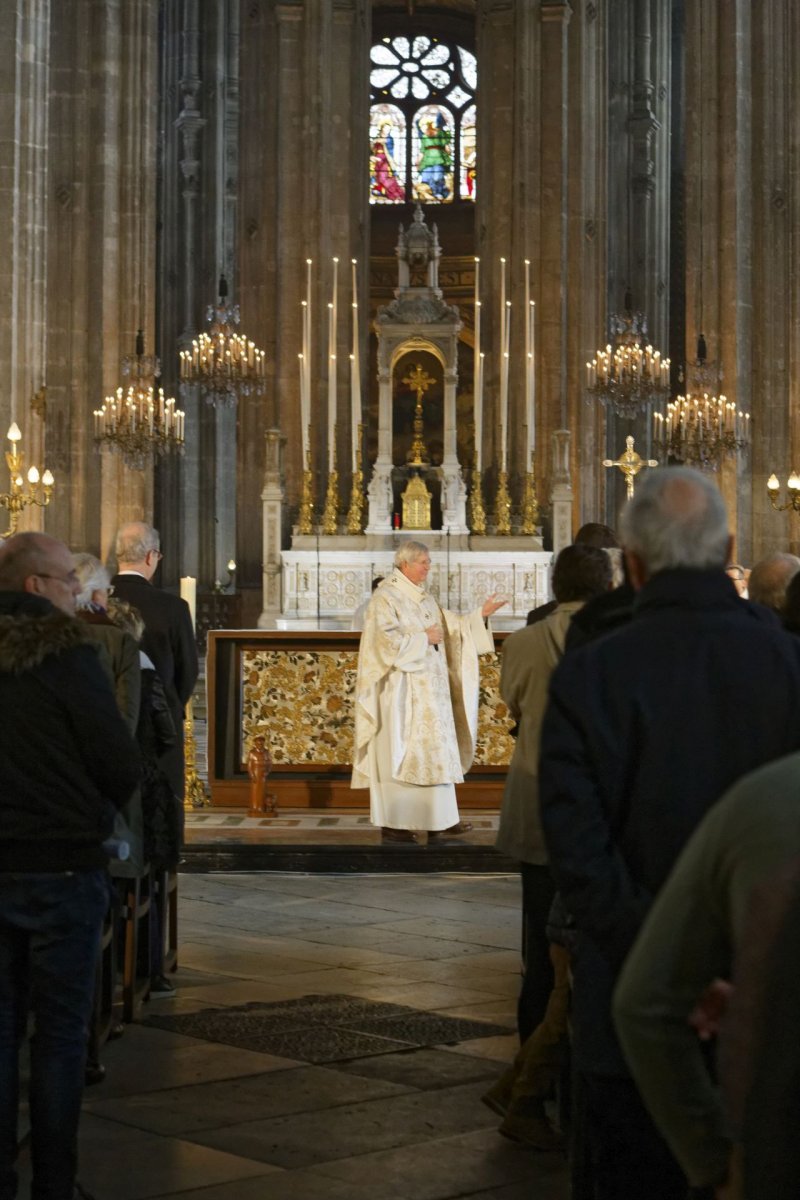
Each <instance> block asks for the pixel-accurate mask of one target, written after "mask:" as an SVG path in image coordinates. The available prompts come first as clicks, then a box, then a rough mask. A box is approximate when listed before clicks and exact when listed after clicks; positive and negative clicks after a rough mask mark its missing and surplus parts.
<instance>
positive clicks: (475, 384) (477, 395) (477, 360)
mask: <svg viewBox="0 0 800 1200" xmlns="http://www.w3.org/2000/svg"><path fill="white" fill-rule="evenodd" d="M480 378H481V260H480V259H479V258H476V259H475V345H474V352H473V366H472V403H473V409H474V414H475V467H476V469H477V470H478V471H480V469H481V443H480V437H479V431H482V428H483V425H482V421H481V416H482V413H480V412H479V407H480V405H481V404H482V403H483V396H482V394H481V387H480Z"/></svg>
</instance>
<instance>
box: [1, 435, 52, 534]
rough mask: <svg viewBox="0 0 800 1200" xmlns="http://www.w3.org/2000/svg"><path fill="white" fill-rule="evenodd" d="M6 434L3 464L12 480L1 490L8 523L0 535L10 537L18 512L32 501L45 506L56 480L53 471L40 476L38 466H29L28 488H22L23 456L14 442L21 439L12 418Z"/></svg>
mask: <svg viewBox="0 0 800 1200" xmlns="http://www.w3.org/2000/svg"><path fill="white" fill-rule="evenodd" d="M6 436H7V437H8V440H9V442H10V443H11V449H10V450H7V451H6V463H7V464H8V473H9V476H10V480H11V482H10V484H9V490H8V491H7V492H0V508H4V509H5V510H6V512H7V513H8V522H9V524H8V529H7V530H6V532H5V533H4V534H3V535H2V536H3V538H7V537H11V535H12V534H13V533H16V531H17V525H18V524H19V518H20V514H21V513H22V512H24V510H25V509H26V508H28V507H29V506H30V505H32V504H35V505H37V506H38V507H39V508H46V507H47V505H48V504H49V503H50V497H51V495H52V494H53V485H54V483H55V480H54V478H53V473H52V471H48V470H46V471H45V472H44V473H43V474H42V475H41V476H40V474H39V468H38V467H33V466H32V467H29V468H28V474H27V480H28V489H27V491H25V490H24V488H25V478H24V472H25V455H24V454H23V453H22V451H21V450H20V449H19V447H18V445H17V443H18V442H20V441H21V440H22V434H21V433H20V431H19V426H18V425H17V423H16V421H12V423H11V427H10V429H9V431H8V434H7V435H6Z"/></svg>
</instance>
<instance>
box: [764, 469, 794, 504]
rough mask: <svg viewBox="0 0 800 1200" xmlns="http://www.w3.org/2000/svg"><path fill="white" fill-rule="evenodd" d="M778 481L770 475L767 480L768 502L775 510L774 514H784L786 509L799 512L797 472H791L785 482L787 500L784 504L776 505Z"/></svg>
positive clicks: (775, 476)
mask: <svg viewBox="0 0 800 1200" xmlns="http://www.w3.org/2000/svg"><path fill="white" fill-rule="evenodd" d="M780 486H781V485H780V480H779V479H778V476H777V475H770V477H769V479H768V480H767V495H768V496H769V502H770V504H771V505H772V507H773V508H774V509H775V512H786V511H787V509H790V508H791V509H792V510H793V511H794V512H800V475H798V474H797V471H792V473H791V475H790V476H789V478H788V480H787V482H786V491H787V493H788V496H789V499H788V500H787V501H786V503H785V504H778V492H779V491H780Z"/></svg>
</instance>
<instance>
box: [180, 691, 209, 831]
mask: <svg viewBox="0 0 800 1200" xmlns="http://www.w3.org/2000/svg"><path fill="white" fill-rule="evenodd" d="M206 804H208V793H207V791H206V785H205V784H204V783H203V781H202V779H201V778H200V776H199V775H198V773H197V742H196V740H195V736H194V712H193V710H192V697H191V696H190V697H189V703H188V704H187V705H186V716H185V717H184V721H183V807H184V809H185V810H186V811H187V812H190V811H191V810H192V809H194V808H203V807H204V806H205V805H206Z"/></svg>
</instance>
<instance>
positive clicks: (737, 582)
mask: <svg viewBox="0 0 800 1200" xmlns="http://www.w3.org/2000/svg"><path fill="white" fill-rule="evenodd" d="M725 574H726V575H727V576H728V578H729V579H730V580H731V581H732V583H733V586H734V587H735V588H736V591H737V592H738V593H739V595H740V596H741V597H742V599H743V600H748V599H749V598H750V597H749V593H748V590H747V583H748V580H749V578H750V572H749V571H748V570H747V568H746V567H743V566H742V564H741V563H729V565H728V566H727V567H726V568H725Z"/></svg>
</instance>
